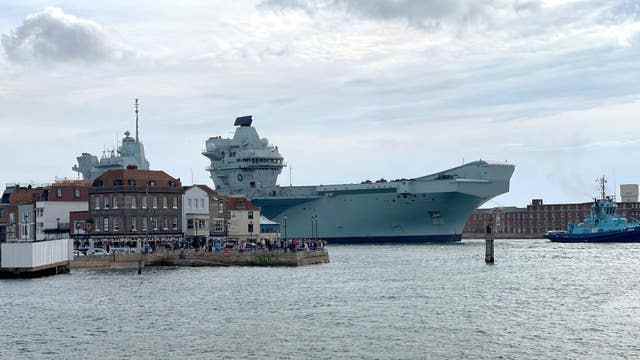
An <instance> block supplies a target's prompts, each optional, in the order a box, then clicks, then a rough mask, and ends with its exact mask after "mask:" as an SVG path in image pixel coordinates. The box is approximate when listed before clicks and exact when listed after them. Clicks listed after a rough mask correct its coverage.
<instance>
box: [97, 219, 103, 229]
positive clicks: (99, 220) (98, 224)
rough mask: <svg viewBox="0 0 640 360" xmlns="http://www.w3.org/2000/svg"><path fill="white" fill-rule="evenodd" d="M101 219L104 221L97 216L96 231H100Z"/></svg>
mask: <svg viewBox="0 0 640 360" xmlns="http://www.w3.org/2000/svg"><path fill="white" fill-rule="evenodd" d="M101 221H102V219H101V218H96V232H100V224H101Z"/></svg>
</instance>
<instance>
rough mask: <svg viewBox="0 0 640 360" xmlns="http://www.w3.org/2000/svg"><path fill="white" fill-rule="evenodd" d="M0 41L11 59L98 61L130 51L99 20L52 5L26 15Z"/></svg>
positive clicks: (125, 54)
mask: <svg viewBox="0 0 640 360" xmlns="http://www.w3.org/2000/svg"><path fill="white" fill-rule="evenodd" d="M1 43H2V48H3V49H4V52H5V54H6V55H7V58H8V59H9V60H10V61H11V62H13V63H34V62H38V63H67V62H84V63H99V62H107V61H111V60H121V59H123V58H125V57H127V56H130V55H132V52H131V51H130V50H128V49H127V48H126V47H125V46H123V45H122V44H118V43H117V42H115V41H113V40H112V39H111V38H110V37H109V35H108V34H107V32H106V31H105V29H104V28H103V26H101V25H100V24H98V23H96V22H94V21H91V20H86V19H81V18H78V17H76V16H73V15H69V14H65V13H64V12H63V11H62V10H61V9H59V8H55V7H48V8H46V9H45V10H43V11H41V12H38V13H34V14H31V15H29V16H27V17H26V18H25V19H24V20H23V22H22V24H21V25H19V26H18V27H16V28H15V29H13V30H12V31H11V32H10V33H8V34H3V35H2V39H1Z"/></svg>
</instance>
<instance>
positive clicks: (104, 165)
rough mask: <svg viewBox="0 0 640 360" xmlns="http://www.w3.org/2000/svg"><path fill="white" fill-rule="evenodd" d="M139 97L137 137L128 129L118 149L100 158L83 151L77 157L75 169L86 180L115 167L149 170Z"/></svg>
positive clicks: (136, 108) (136, 111) (104, 153)
mask: <svg viewBox="0 0 640 360" xmlns="http://www.w3.org/2000/svg"><path fill="white" fill-rule="evenodd" d="M138 106H139V103H138V99H136V100H135V115H136V137H135V139H134V138H132V137H131V133H129V131H126V132H125V133H124V138H122V144H121V145H120V146H119V147H118V149H117V150H112V151H109V152H107V151H105V152H103V154H102V156H101V157H100V159H98V157H97V156H95V155H92V154H90V153H82V155H81V156H78V157H77V158H76V159H77V161H78V164H77V165H74V166H73V168H72V169H73V171H76V172H78V173H81V174H82V178H83V179H84V180H88V181H93V180H95V179H96V178H97V177H98V176H100V175H102V174H103V173H105V172H107V171H109V170H114V169H126V168H127V167H128V166H135V167H137V168H138V169H140V170H149V161H147V159H146V157H145V155H144V145H143V144H142V142H141V141H140V137H139V134H138V133H139V131H138V122H139V119H138V114H139V107H138Z"/></svg>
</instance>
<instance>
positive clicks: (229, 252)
mask: <svg viewBox="0 0 640 360" xmlns="http://www.w3.org/2000/svg"><path fill="white" fill-rule="evenodd" d="M327 263H329V253H328V251H327V250H326V248H324V247H317V248H310V247H307V246H305V247H301V248H299V249H297V250H291V249H287V250H286V251H285V250H284V249H278V250H269V249H254V250H240V249H237V248H235V249H230V248H226V249H224V250H222V251H202V250H195V249H177V250H159V251H156V252H152V253H148V254H144V253H135V252H132V253H128V254H127V253H113V254H110V255H87V256H77V257H75V259H74V260H73V261H72V262H71V268H72V269H103V270H108V269H137V268H139V267H150V266H175V267H202V266H211V267H215V266H272V267H298V266H307V265H318V264H327Z"/></svg>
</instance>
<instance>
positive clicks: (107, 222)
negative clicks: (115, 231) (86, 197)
mask: <svg viewBox="0 0 640 360" xmlns="http://www.w3.org/2000/svg"><path fill="white" fill-rule="evenodd" d="M103 229H104V231H105V232H108V231H109V218H104V220H103Z"/></svg>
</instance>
